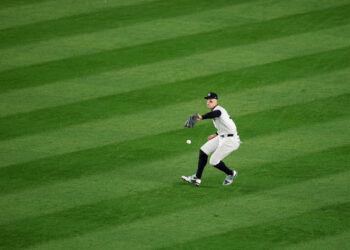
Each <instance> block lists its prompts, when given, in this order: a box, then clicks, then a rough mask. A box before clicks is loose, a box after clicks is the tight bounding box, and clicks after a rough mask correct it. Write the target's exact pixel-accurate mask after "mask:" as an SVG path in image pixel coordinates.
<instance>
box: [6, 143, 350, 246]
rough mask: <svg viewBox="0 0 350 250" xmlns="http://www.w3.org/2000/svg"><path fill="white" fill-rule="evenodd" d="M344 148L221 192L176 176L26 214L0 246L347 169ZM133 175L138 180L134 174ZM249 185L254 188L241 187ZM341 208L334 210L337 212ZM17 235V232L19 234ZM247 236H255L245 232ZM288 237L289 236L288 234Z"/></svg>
mask: <svg viewBox="0 0 350 250" xmlns="http://www.w3.org/2000/svg"><path fill="white" fill-rule="evenodd" d="M349 151H350V146H345V147H337V148H333V149H329V150H326V151H323V152H317V153H312V154H308V155H305V156H301V157H298V158H294V159H290V160H287V161H280V162H274V163H268V164H264V165H261V166H257V167H256V168H253V169H248V170H246V171H245V172H244V178H241V179H240V180H239V183H240V185H241V186H243V187H240V186H236V187H235V188H234V189H227V188H222V189H220V192H218V190H217V189H206V188H201V189H194V188H193V187H190V186H188V185H186V184H182V183H181V185H179V183H178V182H176V183H174V184H172V185H169V187H167V188H161V189H160V188H158V189H154V190H150V191H145V192H140V193H136V194H132V195H128V196H125V197H119V198H116V199H110V200H103V201H99V202H96V203H92V204H87V205H81V206H77V207H74V208H71V209H66V210H63V211H59V212H55V213H51V214H48V215H42V216H37V217H30V218H26V219H23V220H19V221H16V222H14V223H10V224H6V225H2V226H1V227H0V234H1V235H2V237H1V238H0V247H3V248H5V249H13V248H21V247H28V246H32V245H35V244H38V243H43V242H46V241H49V240H56V239H62V238H70V237H74V236H78V235H81V234H85V233H88V232H91V231H94V230H97V229H101V228H108V227H109V226H117V225H122V224H127V223H130V222H134V221H137V220H140V219H145V218H150V217H153V216H159V215H163V214H167V213H171V212H175V211H179V210H182V209H186V208H190V207H195V206H198V205H208V204H210V203H213V202H215V201H218V200H223V199H226V198H227V196H230V197H232V196H233V195H234V196H235V197H242V196H244V195H247V194H249V193H259V192H260V191H266V190H269V189H275V188H278V187H281V186H283V185H289V184H295V183H297V182H302V181H307V180H311V179H313V178H320V177H323V176H327V175H328V174H329V172H328V171H329V168H328V166H329V165H328V164H334V166H335V167H334V168H333V169H332V174H336V173H341V172H346V171H347V170H348V167H347V164H346V162H349V155H350V154H349ZM305 163H306V164H305ZM307 163H309V164H310V165H309V164H307ZM262 173H263V174H264V176H268V177H267V179H265V181H264V182H262V181H261V177H262V176H261V174H262ZM169 174H171V173H169ZM270 174H273V176H269V175H270ZM159 175H164V173H163V172H162V173H161V174H158V175H157V173H155V176H154V178H155V179H157V178H160V176H159ZM291 177H293V178H291ZM208 179H212V178H206V180H208ZM134 181H135V182H138V181H141V182H142V180H138V179H137V178H136V179H134ZM179 181H180V180H179ZM266 184H267V185H266ZM252 185H253V186H254V187H255V189H247V188H245V187H246V186H252ZM322 211H323V210H322ZM340 212H341V211H338V213H340ZM213 214H214V215H215V211H213ZM339 215H343V214H339ZM215 216H220V215H215ZM314 218H315V217H314ZM203 219H205V218H203ZM228 219H232V218H228ZM287 220H288V219H287ZM327 222H329V221H327ZM273 225H274V223H273V224H266V227H269V228H270V229H271V230H272V229H273V228H274V227H273ZM260 229H261V228H260V227H257V229H256V232H259V233H262V231H260ZM242 230H245V229H242ZM306 230H307V229H306ZM19 235H20V236H21V237H18V236H19ZM247 237H248V235H247ZM250 237H254V236H253V235H250ZM290 240H292V239H291V238H290Z"/></svg>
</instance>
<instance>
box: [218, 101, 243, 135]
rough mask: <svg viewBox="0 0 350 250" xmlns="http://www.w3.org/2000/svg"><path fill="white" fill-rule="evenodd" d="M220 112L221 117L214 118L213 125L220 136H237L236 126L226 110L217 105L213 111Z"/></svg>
mask: <svg viewBox="0 0 350 250" xmlns="http://www.w3.org/2000/svg"><path fill="white" fill-rule="evenodd" d="M215 110H220V112H221V115H220V116H219V117H215V118H213V123H214V126H215V128H216V129H217V131H218V134H219V135H222V134H237V127H236V124H235V123H234V122H233V120H232V119H231V117H230V115H229V114H228V113H227V111H226V109H224V108H223V107H221V106H219V105H217V106H216V107H215V108H214V109H213V111H215Z"/></svg>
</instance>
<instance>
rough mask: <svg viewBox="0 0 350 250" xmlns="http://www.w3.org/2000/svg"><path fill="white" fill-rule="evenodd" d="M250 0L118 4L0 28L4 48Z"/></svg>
mask: <svg viewBox="0 0 350 250" xmlns="http://www.w3.org/2000/svg"><path fill="white" fill-rule="evenodd" d="M242 2H247V0H234V1H233V0H216V1H215V2H214V1H211V0H201V1H200V2H198V1H196V0H172V1H164V0H159V1H152V2H146V3H140V4H137V5H132V6H118V7H114V8H106V9H102V10H97V11H95V12H90V13H84V14H79V15H74V16H69V17H63V18H59V19H54V20H49V21H42V22H37V23H33V24H27V25H22V26H17V27H13V28H7V29H3V30H0V48H8V47H12V46H16V45H21V44H27V43H32V42H38V41H42V40H47V39H53V38H57V37H64V36H70V35H75V34H83V33H90V32H95V31H102V30H105V29H111V28H118V27H123V26H127V25H131V24H136V23H140V22H145V21H151V20H156V19H162V18H169V17H176V16H181V15H188V14H192V13H198V12H201V11H205V10H211V9H215V8H221V7H224V6H228V5H234V4H238V3H242Z"/></svg>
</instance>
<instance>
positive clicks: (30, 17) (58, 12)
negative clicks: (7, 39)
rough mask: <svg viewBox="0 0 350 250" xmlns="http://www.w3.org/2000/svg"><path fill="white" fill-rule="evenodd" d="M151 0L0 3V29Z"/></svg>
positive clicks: (65, 0)
mask: <svg viewBox="0 0 350 250" xmlns="http://www.w3.org/2000/svg"><path fill="white" fill-rule="evenodd" d="M151 1H153V0H118V1H91V0H90V1H86V0H85V1H83V0H75V1H74V2H72V1H69V0H60V1H52V0H51V1H47V0H46V1H42V2H38V1H35V2H34V3H29V4H26V5H20V4H16V5H14V6H11V7H9V8H5V9H2V8H1V5H0V20H1V23H0V30H1V29H5V28H10V27H14V26H20V25H26V24H31V23H37V22H41V21H47V20H54V19H58V18H62V17H67V16H72V15H77V14H82V13H89V12H91V11H97V10H103V9H108V8H114V7H117V6H118V7H119V6H129V5H135V4H140V3H144V2H151ZM2 2H3V1H2Z"/></svg>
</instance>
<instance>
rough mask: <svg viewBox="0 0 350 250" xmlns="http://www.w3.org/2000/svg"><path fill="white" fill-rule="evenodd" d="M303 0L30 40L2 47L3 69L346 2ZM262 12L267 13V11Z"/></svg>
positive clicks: (0, 63)
mask: <svg viewBox="0 0 350 250" xmlns="http://www.w3.org/2000/svg"><path fill="white" fill-rule="evenodd" d="M301 1H302V0H292V1H288V2H284V1H282V0H269V1H258V2H247V3H242V4H238V5H232V6H225V7H223V8H220V9H214V10H208V11H203V12H199V13H194V14H191V15H186V16H180V17H174V18H166V19H161V20H153V21H149V22H143V23H140V24H136V25H131V26H127V27H121V28H117V29H108V30H103V31H97V32H94V33H88V34H80V35H76V36H69V37H63V38H60V39H57V38H56V39H52V40H48V41H42V42H38V43H35V44H32V43H30V44H26V45H23V46H16V47H15V48H9V49H2V50H0V56H1V57H2V60H1V61H0V71H4V70H7V69H10V68H15V67H20V66H26V65H31V64H38V63H43V62H48V61H52V60H59V59H63V58H69V57H72V55H74V56H78V55H84V54H91V53H97V52H101V51H103V50H107V49H108V50H111V49H117V48H122V47H130V46H135V45H140V44H143V43H149V42H154V41H156V40H164V39H169V38H176V37H180V36H184V35H190V34H198V33H201V32H208V31H212V30H215V29H221V28H224V27H230V26H239V25H243V24H249V23H254V22H257V21H264V20H270V19H273V18H279V17H282V16H287V15H293V14H297V13H304V12H307V11H314V10H320V9H324V8H327V7H334V6H339V5H342V4H346V1H344V0H338V1H335V2H332V3H331V2H329V1H323V2H320V1H316V0H310V1H308V2H307V4H305V1H302V2H301ZM98 3H99V2H98ZM113 3H118V2H113ZM60 4H61V2H60ZM261 13H264V15H262V14H261Z"/></svg>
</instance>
